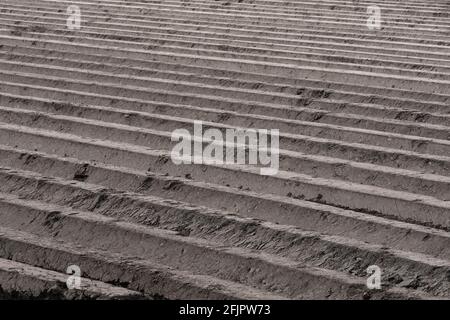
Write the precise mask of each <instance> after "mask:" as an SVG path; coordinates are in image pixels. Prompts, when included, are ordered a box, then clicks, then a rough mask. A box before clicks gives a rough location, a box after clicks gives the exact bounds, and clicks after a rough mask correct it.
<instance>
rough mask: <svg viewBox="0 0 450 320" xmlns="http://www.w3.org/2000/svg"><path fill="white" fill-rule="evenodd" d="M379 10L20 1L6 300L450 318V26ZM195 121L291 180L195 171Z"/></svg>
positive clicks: (7, 190)
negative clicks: (183, 136) (337, 302)
mask: <svg viewBox="0 0 450 320" xmlns="http://www.w3.org/2000/svg"><path fill="white" fill-rule="evenodd" d="M74 4H75V5H78V6H79V7H80V9H81V13H82V24H81V29H80V30H69V29H68V28H67V26H66V19H67V11H66V10H67V7H68V6H69V5H74ZM373 4H374V2H373V1H362V0H361V1H357V2H355V1H337V0H297V1H294V0H290V1H276V0H252V1H250V0H242V1H234V0H233V1H222V0H220V1H210V0H187V1H186V0H185V1H183V0H165V1H158V0H146V1H143V0H126V1H125V0H102V1H99V0H77V1H65V0H61V1H46V0H38V1H36V0H2V1H1V3H0V299H236V298H238V299H433V298H438V299H444V298H450V7H449V4H448V1H444V0H436V1H426V2H424V1H417V0H408V1H396V0H382V1H376V4H378V5H379V6H380V7H381V13H382V28H381V29H380V30H369V29H368V28H367V26H366V20H367V17H368V16H367V12H366V9H367V6H369V5H373ZM194 120H203V121H204V125H205V126H206V127H209V128H218V129H220V130H224V129H227V128H255V129H279V130H280V149H281V150H280V171H279V172H278V174H276V175H274V176H261V175H260V174H259V168H258V167H256V166H237V165H226V166H225V165H212V164H211V165H210V164H192V165H187V164H186V165H175V164H174V163H173V162H172V161H171V160H170V151H171V150H172V148H173V146H174V142H172V141H171V139H170V136H171V133H172V131H173V130H175V129H181V128H185V129H192V128H193V124H194ZM71 265H77V266H79V267H80V269H81V272H82V279H81V284H82V285H81V287H80V288H78V289H68V288H67V286H66V280H67V278H68V277H69V275H68V274H67V273H66V271H67V268H68V267H69V266H71ZM371 265H377V266H379V267H380V268H381V271H382V288H381V289H380V290H369V289H368V288H367V286H366V280H367V278H368V274H367V272H366V269H367V268H368V267H369V266H371Z"/></svg>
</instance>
